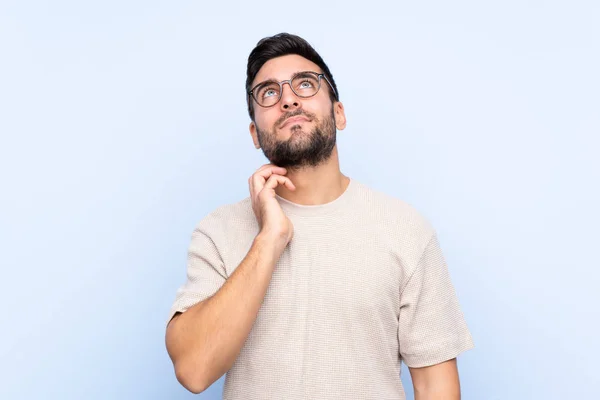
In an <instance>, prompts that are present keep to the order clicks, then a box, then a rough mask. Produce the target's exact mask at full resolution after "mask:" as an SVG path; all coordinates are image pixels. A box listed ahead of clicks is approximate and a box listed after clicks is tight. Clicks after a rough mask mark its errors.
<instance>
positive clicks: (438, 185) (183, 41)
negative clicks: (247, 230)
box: [0, 0, 600, 400]
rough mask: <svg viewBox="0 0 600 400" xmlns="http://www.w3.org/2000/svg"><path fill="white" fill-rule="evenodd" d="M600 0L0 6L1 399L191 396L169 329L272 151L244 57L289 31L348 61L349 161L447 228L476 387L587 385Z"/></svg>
mask: <svg viewBox="0 0 600 400" xmlns="http://www.w3.org/2000/svg"><path fill="white" fill-rule="evenodd" d="M598 4H599V3H598V2H593V1H571V2H566V1H563V2H558V1H529V2H522V1H503V2H494V3H492V2H476V1H455V2H442V1H437V2H419V3H415V2H410V3H409V2H389V3H380V2H377V1H374V2H373V1H371V2H368V4H361V3H348V2H342V1H337V2H328V3H327V4H326V5H325V4H320V5H317V3H313V2H303V3H281V2H277V3H276V2H273V3H268V2H248V3H242V2H240V3H239V4H238V3H223V4H221V5H216V4H201V3H200V2H191V1H180V2H169V3H167V2H156V1H145V2H142V1H128V2H120V1H114V0H111V1H103V2H94V3H92V2H75V1H54V2H46V1H29V2H27V1H20V2H17V1H10V0H8V1H7V0H4V1H2V2H1V3H0V133H1V142H0V181H1V185H2V186H1V187H2V196H1V198H0V212H1V214H0V218H1V220H0V239H1V241H0V243H1V246H2V249H1V251H0V263H1V267H2V279H1V280H0V296H1V297H0V300H1V301H0V304H1V307H2V308H1V310H0V311H1V314H0V315H1V317H2V329H1V330H0V382H1V383H0V398H2V399H186V398H192V395H191V394H190V393H188V392H187V391H186V390H185V389H184V388H182V387H181V386H180V385H179V384H178V382H177V381H176V379H175V376H174V373H173V369H172V365H171V363H170V360H169V358H168V356H167V353H166V350H165V345H164V324H165V320H166V318H167V314H168V310H169V307H170V306H171V303H172V302H173V300H174V296H175V291H176V289H177V288H178V287H179V285H181V284H182V283H183V282H184V279H185V260H186V252H187V246H188V244H189V240H190V235H191V232H192V230H193V228H194V226H195V224H196V223H197V222H198V221H199V220H200V219H201V218H202V217H203V216H204V215H206V214H207V213H208V212H210V211H211V210H213V209H214V208H215V207H217V206H219V205H221V204H225V203H231V202H236V201H238V200H241V199H242V198H244V197H246V196H247V195H248V187H247V178H248V177H249V176H250V175H251V174H252V173H253V172H254V170H255V169H256V168H258V167H259V166H260V165H262V164H263V163H265V162H266V160H265V158H264V157H263V155H262V153H261V152H260V151H258V150H255V149H254V147H253V145H252V141H251V137H250V134H249V133H248V123H249V119H248V116H247V114H246V104H245V97H244V81H245V68H246V60H247V56H248V54H249V52H250V51H251V49H252V48H253V47H254V45H255V44H256V42H257V41H258V40H259V39H260V38H262V37H264V36H268V35H272V34H275V33H278V32H281V31H288V32H292V33H296V34H299V35H301V36H303V37H305V38H306V39H307V40H308V41H309V42H311V43H312V44H313V46H314V47H315V48H316V49H317V51H319V52H320V53H321V54H322V56H323V57H324V59H325V61H326V62H327V63H328V64H329V67H330V68H331V70H332V72H333V74H334V77H335V79H336V81H337V84H338V87H339V90H340V94H341V99H342V101H343V103H344V105H345V107H346V114H347V117H348V127H347V129H346V130H344V131H342V132H340V133H339V136H338V140H339V149H340V162H341V167H342V171H343V172H344V173H345V174H347V175H349V176H351V177H353V178H355V179H357V180H360V181H362V182H364V183H365V184H368V185H370V186H371V187H373V188H375V189H378V190H382V191H384V192H386V193H388V194H390V195H393V196H396V197H399V198H402V199H403V200H405V201H407V202H409V203H410V204H412V205H414V206H415V207H416V208H417V209H418V210H420V211H421V212H422V213H423V214H424V215H425V216H426V217H427V218H429V219H430V220H431V222H432V223H433V225H434V226H435V227H436V229H437V230H438V232H439V236H440V242H441V245H442V248H443V249H444V252H445V254H446V258H447V261H448V265H449V268H450V272H451V275H452V279H453V282H454V284H455V287H456V290H457V293H458V295H459V299H460V302H461V305H462V308H463V311H464V314H465V317H466V319H467V322H468V324H469V327H470V329H471V332H472V334H473V337H474V340H475V344H476V348H475V349H473V350H471V351H469V352H467V353H464V354H463V355H461V356H460V357H459V369H460V376H461V384H462V391H463V399H467V400H469V399H477V400H488V399H489V400H495V399H502V400H504V399H507V400H508V399H510V400H517V399H544V400H548V399H567V398H569V399H576V398H586V399H590V398H592V397H594V396H595V395H594V394H593V393H595V392H597V388H598V386H597V384H598V375H597V359H598V356H600V351H599V350H600V347H599V345H598V321H599V320H600V319H599V312H598V306H599V305H600V299H599V294H598V293H599V291H598V286H599V284H600V272H599V267H600V262H599V260H598V248H599V247H600V245H599V243H598V242H599V237H600V234H599V226H600V225H599V224H600V214H599V211H598V204H600V190H599V182H600V161H599V157H598V149H599V147H600V146H599V142H600V140H599V134H600V96H599V93H600V79H599V77H598V75H599V74H598V71H600V46H599V44H600V43H599V42H600V28H599V27H600V6H599V5H598ZM402 380H403V382H404V383H405V386H406V387H407V391H408V392H409V398H412V389H411V383H410V376H409V375H408V370H407V369H406V368H404V369H403V376H402ZM593 382H595V385H592V383H593ZM222 385H223V379H220V380H219V381H218V382H217V383H215V384H214V385H213V386H212V387H211V388H209V389H208V390H207V391H206V392H204V393H203V394H201V395H199V396H197V397H196V398H198V399H219V398H220V394H221V390H222Z"/></svg>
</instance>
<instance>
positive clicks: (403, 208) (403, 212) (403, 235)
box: [356, 182, 435, 257]
mask: <svg viewBox="0 0 600 400" xmlns="http://www.w3.org/2000/svg"><path fill="white" fill-rule="evenodd" d="M356 183H357V188H358V192H359V193H360V194H361V195H360V196H359V198H360V199H361V200H360V201H361V202H362V203H363V204H361V207H360V209H361V210H364V213H365V217H366V218H367V219H368V220H371V221H373V223H375V224H376V225H377V226H379V228H380V229H382V230H383V231H384V232H385V233H386V235H387V236H388V237H389V238H390V239H391V240H393V241H394V242H395V243H397V244H398V243H399V244H401V245H402V247H403V248H404V249H405V250H410V251H409V252H410V253H411V254H414V255H415V256H416V257H418V255H419V254H421V253H422V252H423V250H424V249H425V247H426V246H427V244H428V243H429V241H430V240H431V238H432V237H433V236H434V235H435V228H434V227H433V225H432V224H431V222H430V220H429V219H428V218H427V217H426V216H425V215H424V214H423V213H422V212H421V211H420V210H419V209H418V208H417V207H416V206H414V205H412V204H410V203H408V202H407V201H405V200H404V199H401V198H398V197H395V196H392V195H389V194H387V193H385V192H383V191H380V190H377V189H374V188H372V187H371V186H369V185H366V184H363V183H360V182H356Z"/></svg>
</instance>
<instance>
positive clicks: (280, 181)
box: [263, 174, 296, 190]
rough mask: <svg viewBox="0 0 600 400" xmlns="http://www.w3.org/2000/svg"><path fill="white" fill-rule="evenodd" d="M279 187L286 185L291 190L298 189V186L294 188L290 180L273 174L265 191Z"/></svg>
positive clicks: (266, 184)
mask: <svg viewBox="0 0 600 400" xmlns="http://www.w3.org/2000/svg"><path fill="white" fill-rule="evenodd" d="M279 185H285V186H286V187H287V188H289V189H290V190H295V189H296V186H294V184H293V183H292V181H291V180H290V178H287V177H285V176H281V175H277V174H273V175H271V176H270V177H269V179H267V182H266V183H265V186H264V188H263V189H275V188H276V187H277V186H279Z"/></svg>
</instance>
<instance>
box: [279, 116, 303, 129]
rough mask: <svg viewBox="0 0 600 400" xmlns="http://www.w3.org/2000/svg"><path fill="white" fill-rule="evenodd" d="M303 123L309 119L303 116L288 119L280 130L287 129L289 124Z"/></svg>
mask: <svg viewBox="0 0 600 400" xmlns="http://www.w3.org/2000/svg"><path fill="white" fill-rule="evenodd" d="M302 121H305V122H307V121H309V119H308V118H306V117H302V116H300V115H299V116H296V117H292V118H288V119H286V120H285V122H284V123H283V125H281V127H280V129H281V128H283V127H285V126H286V125H287V124H290V123H293V122H302Z"/></svg>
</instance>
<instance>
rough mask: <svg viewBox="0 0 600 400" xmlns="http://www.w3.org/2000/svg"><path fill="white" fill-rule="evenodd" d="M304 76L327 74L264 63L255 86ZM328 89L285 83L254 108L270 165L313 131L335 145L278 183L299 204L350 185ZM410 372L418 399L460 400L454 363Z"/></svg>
mask: <svg viewBox="0 0 600 400" xmlns="http://www.w3.org/2000/svg"><path fill="white" fill-rule="evenodd" d="M300 71H314V72H318V73H322V72H323V71H322V70H321V69H320V68H319V67H318V66H317V65H316V64H314V63H313V62H311V61H309V60H307V59H305V58H303V57H301V56H298V55H287V56H282V57H278V58H274V59H271V60H269V61H268V62H266V63H265V64H264V65H263V67H262V68H261V69H260V71H259V72H258V74H257V75H256V77H255V79H254V81H253V82H252V85H251V87H254V86H255V85H256V84H258V83H261V82H263V81H266V80H270V79H273V80H275V81H278V82H279V81H283V80H287V79H290V78H291V77H292V75H293V74H295V73H296V72H300ZM330 90H332V89H331V87H330V86H329V85H328V84H327V83H326V82H325V81H322V83H321V89H320V90H319V92H318V93H317V94H316V95H315V96H313V97H310V98H301V97H298V96H296V95H295V94H294V92H293V91H292V90H291V89H290V87H289V85H288V84H284V85H283V93H282V97H281V100H280V101H279V103H277V104H276V105H275V106H273V107H269V108H263V107H260V106H259V105H258V104H256V103H254V110H255V114H254V121H252V122H251V123H250V127H249V129H250V135H251V136H252V141H253V143H254V146H255V147H256V148H257V149H261V148H262V150H263V153H264V154H265V156H266V157H267V159H269V161H271V162H272V161H274V160H275V159H276V157H275V156H274V154H273V149H274V148H275V147H276V145H277V143H282V142H288V143H287V145H288V148H289V149H294V150H296V151H298V152H302V151H303V150H305V149H307V148H309V147H310V145H311V143H312V144H314V139H315V137H314V134H315V133H314V131H315V129H317V130H318V129H320V128H322V130H323V134H324V135H326V139H329V141H327V140H325V141H324V143H325V144H327V143H329V144H331V143H333V145H332V147H331V151H330V152H326V153H327V154H325V155H324V157H322V158H323V159H321V160H319V163H318V164H317V165H311V164H310V163H307V162H306V160H302V159H300V160H296V162H295V163H294V162H291V163H288V164H286V165H285V167H286V173H285V176H286V177H287V178H288V179H289V180H290V181H291V183H292V184H291V185H290V184H287V185H284V184H280V185H278V186H277V187H276V188H275V189H274V191H275V193H277V194H278V195H279V196H281V197H283V198H285V199H287V200H290V201H292V202H294V203H297V204H303V205H317V204H324V203H328V202H331V201H333V200H335V199H336V198H338V197H339V196H340V195H341V194H342V193H343V192H344V191H345V190H346V188H347V186H348V184H349V182H350V180H349V178H348V177H347V176H345V175H344V174H342V172H341V171H340V165H339V156H338V149H337V144H335V129H333V132H331V129H327V121H330V125H331V126H335V128H336V129H337V130H343V129H344V128H345V127H346V115H345V111H344V106H343V104H342V103H341V102H337V101H336V102H333V103H332V101H331V99H330V96H329V93H330V92H329V91H330ZM290 115H296V116H304V117H306V119H307V120H304V121H297V122H293V123H288V124H287V125H284V126H282V124H283V123H284V121H285V120H286V118H288V117H289V116H290ZM331 126H330V127H329V128H331ZM311 135H312V136H311ZM331 135H333V137H331ZM311 140H313V142H311ZM287 161H289V160H286V162H287ZM275 175H276V174H275ZM282 175H284V174H282ZM292 185H293V188H292ZM409 371H410V374H411V379H412V382H413V387H414V389H415V399H416V400H438V399H439V400H442V399H443V400H460V382H459V376H458V367H457V362H456V359H455V358H454V359H451V360H448V361H446V362H443V363H440V364H437V365H432V366H428V367H423V368H409Z"/></svg>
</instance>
